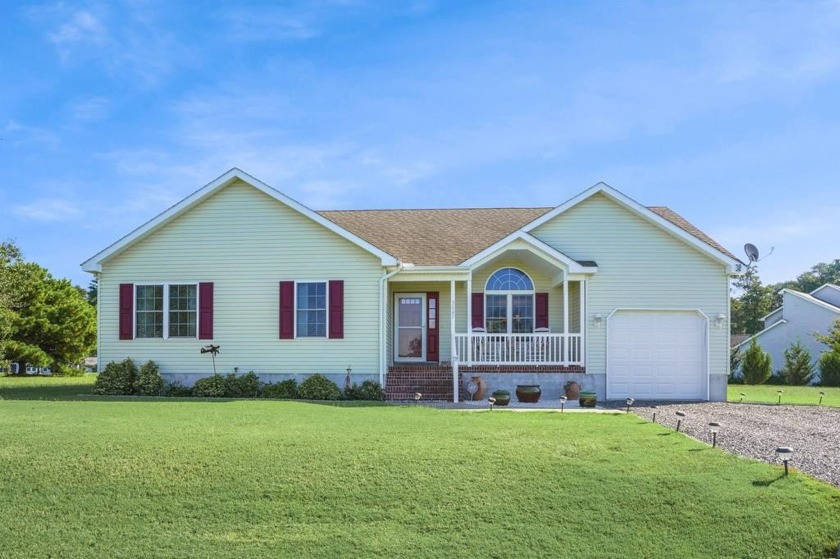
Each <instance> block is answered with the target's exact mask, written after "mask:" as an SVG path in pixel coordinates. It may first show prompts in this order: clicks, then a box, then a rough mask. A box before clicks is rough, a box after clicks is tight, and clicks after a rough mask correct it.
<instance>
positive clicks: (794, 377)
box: [779, 342, 814, 386]
mask: <svg viewBox="0 0 840 559" xmlns="http://www.w3.org/2000/svg"><path fill="white" fill-rule="evenodd" d="M779 374H780V375H781V377H782V378H783V379H784V380H785V384H790V385H793V386H798V385H805V384H809V383H810V382H811V379H813V378H814V364H813V363H812V362H811V352H810V351H808V349H807V348H806V347H804V346H803V345H802V344H800V343H799V342H794V343H792V344H791V345H790V347H789V348H788V349H786V350H785V366H784V367H783V368H782V370H781V371H779Z"/></svg>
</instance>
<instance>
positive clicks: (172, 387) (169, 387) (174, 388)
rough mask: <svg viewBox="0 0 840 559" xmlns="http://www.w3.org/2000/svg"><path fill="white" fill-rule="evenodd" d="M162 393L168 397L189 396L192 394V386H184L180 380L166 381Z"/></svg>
mask: <svg viewBox="0 0 840 559" xmlns="http://www.w3.org/2000/svg"><path fill="white" fill-rule="evenodd" d="M163 395H164V396H168V397H170V398H189V397H191V396H192V395H193V393H192V388H190V387H189V386H184V385H183V384H181V383H180V382H178V381H177V380H176V381H173V382H167V383H166V384H165V385H164V386H163Z"/></svg>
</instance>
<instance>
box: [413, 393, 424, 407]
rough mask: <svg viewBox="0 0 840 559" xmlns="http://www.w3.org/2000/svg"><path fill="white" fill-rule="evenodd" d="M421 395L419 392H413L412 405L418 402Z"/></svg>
mask: <svg viewBox="0 0 840 559" xmlns="http://www.w3.org/2000/svg"><path fill="white" fill-rule="evenodd" d="M422 397H423V395H422V394H420V393H419V392H415V393H414V405H415V406H416V405H417V404H418V403H419V402H420V398H422Z"/></svg>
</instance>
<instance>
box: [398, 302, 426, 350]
mask: <svg viewBox="0 0 840 559" xmlns="http://www.w3.org/2000/svg"><path fill="white" fill-rule="evenodd" d="M394 308H395V314H396V316H395V317H394V325H395V329H394V330H395V331H394V360H395V361H425V360H426V296H425V295H424V294H422V293H397V294H396V295H394Z"/></svg>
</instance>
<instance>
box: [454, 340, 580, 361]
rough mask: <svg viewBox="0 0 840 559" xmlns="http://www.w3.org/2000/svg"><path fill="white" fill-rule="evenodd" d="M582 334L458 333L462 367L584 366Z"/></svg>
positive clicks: (457, 348) (458, 353)
mask: <svg viewBox="0 0 840 559" xmlns="http://www.w3.org/2000/svg"><path fill="white" fill-rule="evenodd" d="M582 337H583V336H582V335H581V334H548V333H545V334H544V333H536V334H485V333H475V334H455V349H456V351H457V356H458V360H459V361H460V362H461V364H462V365H468V366H469V365H583V355H582V353H581V340H582Z"/></svg>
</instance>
